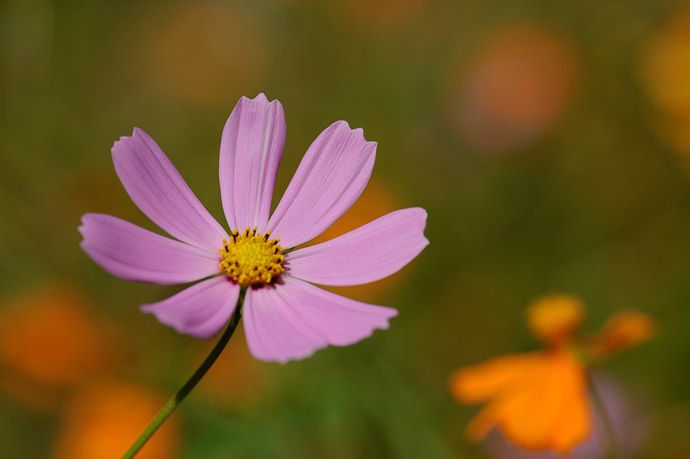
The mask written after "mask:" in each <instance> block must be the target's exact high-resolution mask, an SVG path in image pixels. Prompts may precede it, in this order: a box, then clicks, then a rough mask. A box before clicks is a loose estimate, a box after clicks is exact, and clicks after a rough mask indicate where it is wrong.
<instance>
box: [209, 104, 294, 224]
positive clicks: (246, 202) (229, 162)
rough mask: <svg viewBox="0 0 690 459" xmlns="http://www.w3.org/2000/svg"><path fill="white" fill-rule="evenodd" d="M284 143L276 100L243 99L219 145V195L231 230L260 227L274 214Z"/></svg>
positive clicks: (281, 109)
mask: <svg viewBox="0 0 690 459" xmlns="http://www.w3.org/2000/svg"><path fill="white" fill-rule="evenodd" d="M284 145H285V114H284V113H283V106H282V105H281V104H280V102H278V101H277V100H274V101H272V102H269V101H268V99H266V96H265V95H263V94H259V95H258V96H257V97H256V98H255V99H247V98H246V97H242V98H241V99H240V101H239V102H238V103H237V105H236V106H235V109H234V110H233V111H232V113H231V114H230V117H229V118H228V121H227V122H226V123H225V128H224V129H223V137H222V139H221V141H220V169H219V173H220V192H221V198H222V200H223V209H224V210H225V218H226V219H227V221H228V225H230V229H231V230H232V229H235V228H237V229H239V230H240V231H243V230H244V229H245V228H253V227H254V226H256V227H258V230H259V232H261V233H263V232H264V230H265V227H266V223H267V222H268V217H269V214H270V212H271V198H272V196H273V186H274V184H275V179H276V172H277V171H278V164H279V163H280V157H281V155H282V154H283V146H284Z"/></svg>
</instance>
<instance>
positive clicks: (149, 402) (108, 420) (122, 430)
mask: <svg viewBox="0 0 690 459" xmlns="http://www.w3.org/2000/svg"><path fill="white" fill-rule="evenodd" d="M164 403H165V400H164V399H163V398H161V397H159V396H158V395H157V394H155V393H153V392H151V391H150V390H148V389H146V388H143V387H140V386H135V385H130V384H123V383H107V384H99V385H96V386H94V387H92V388H90V389H89V390H87V391H84V392H82V393H79V394H78V395H77V396H76V397H75V398H74V399H73V400H71V401H70V403H69V404H68V406H67V408H66V411H65V415H64V418H63V422H62V426H61V430H60V433H59V437H58V440H57V443H56V446H55V450H54V456H53V457H54V458H55V459H112V458H115V457H120V456H121V455H122V454H123V453H124V452H125V451H126V450H127V448H128V447H129V445H131V444H132V442H134V440H135V439H136V438H137V436H138V435H139V433H140V432H141V431H142V430H143V429H144V427H146V425H147V424H148V423H149V421H151V419H153V417H154V416H155V414H156V413H157V412H158V410H159V409H160V408H161V407H162V406H163V404H164ZM178 430H179V429H178V426H177V423H176V420H175V418H174V417H171V418H169V419H168V420H167V421H166V422H165V423H164V424H163V426H162V427H161V428H160V429H159V430H158V431H157V432H156V434H155V435H154V436H153V437H152V438H151V440H149V441H148V442H147V443H146V445H144V447H143V449H142V450H141V451H140V452H139V454H137V459H170V458H173V457H175V456H176V451H177V450H178V443H179V441H178V439H179V433H178Z"/></svg>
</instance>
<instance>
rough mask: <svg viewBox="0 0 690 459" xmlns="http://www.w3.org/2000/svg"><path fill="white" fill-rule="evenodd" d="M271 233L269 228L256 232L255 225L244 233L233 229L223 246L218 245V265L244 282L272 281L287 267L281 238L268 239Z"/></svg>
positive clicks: (237, 279) (248, 283) (262, 282)
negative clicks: (262, 231) (284, 264)
mask: <svg viewBox="0 0 690 459" xmlns="http://www.w3.org/2000/svg"><path fill="white" fill-rule="evenodd" d="M270 235H271V232H270V231H266V234H265V235H262V234H261V233H257V232H256V227H254V229H249V228H247V229H246V230H244V232H243V233H240V232H239V231H238V230H235V231H233V232H232V235H231V237H230V240H229V241H228V240H226V239H223V247H222V248H220V249H218V251H219V252H220V256H221V258H222V260H221V262H220V264H219V265H218V267H219V268H220V269H221V270H223V271H224V272H225V273H226V274H227V275H228V276H229V277H231V278H232V279H233V280H234V281H235V282H237V283H239V284H241V285H252V284H269V283H270V282H271V281H272V280H273V278H274V277H275V276H277V275H278V274H280V273H282V272H284V271H285V268H283V261H284V260H285V257H284V256H283V248H282V247H281V246H279V245H278V242H279V241H280V238H277V239H269V237H270Z"/></svg>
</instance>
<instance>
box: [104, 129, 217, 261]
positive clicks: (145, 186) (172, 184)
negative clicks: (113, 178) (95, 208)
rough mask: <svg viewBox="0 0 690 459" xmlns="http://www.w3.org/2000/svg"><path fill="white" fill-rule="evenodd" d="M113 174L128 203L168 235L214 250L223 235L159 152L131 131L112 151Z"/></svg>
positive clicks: (148, 140) (138, 131)
mask: <svg viewBox="0 0 690 459" xmlns="http://www.w3.org/2000/svg"><path fill="white" fill-rule="evenodd" d="M112 153H113V163H114V164H115V171H116V172H117V175H118V177H120V181H121V182H122V185H123V186H124V187H125V190H127V193H128V194H129V197H130V198H132V201H134V203H135V204H136V205H137V207H139V209H141V211H142V212H144V213H145V214H146V215H147V216H148V217H149V218H150V219H151V220H152V221H153V222H154V223H155V224H157V225H158V226H160V227H161V228H162V229H163V230H165V231H166V232H167V233H168V234H170V235H171V236H173V237H175V238H177V239H179V240H181V241H184V242H187V243H189V244H192V245H194V246H197V247H201V248H205V249H208V250H213V251H215V250H217V249H218V248H219V247H221V245H222V241H223V238H224V237H225V238H226V237H227V233H226V232H225V230H224V229H223V227H222V226H220V225H219V224H218V222H217V221H216V220H215V219H214V218H213V217H212V216H211V214H209V213H208V211H207V210H206V208H204V206H203V205H202V204H201V203H200V202H199V200H198V199H197V197H196V196H195V195H194V193H193V192H192V190H191V189H190V188H189V186H187V183H185V181H184V179H183V178H182V176H181V175H180V173H179V172H177V169H175V166H173V164H172V163H171V162H170V160H169V159H168V157H167V156H165V153H163V150H161V149H160V147H159V146H158V145H157V144H156V142H154V140H153V139H152V138H151V137H149V136H148V134H146V133H145V132H144V131H142V130H141V129H138V128H134V132H133V133H132V136H131V137H121V138H120V140H118V141H117V142H115V145H113V149H112Z"/></svg>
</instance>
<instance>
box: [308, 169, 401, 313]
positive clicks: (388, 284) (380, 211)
mask: <svg viewBox="0 0 690 459" xmlns="http://www.w3.org/2000/svg"><path fill="white" fill-rule="evenodd" d="M401 207H402V206H401V205H400V202H399V199H398V197H397V196H396V195H395V192H394V191H393V189H391V188H390V186H388V185H387V184H386V183H385V182H382V181H380V180H377V179H371V180H370V181H369V184H368V185H367V187H366V188H365V189H364V192H363V193H362V195H361V196H360V198H359V199H358V200H357V202H355V203H354V205H353V206H352V207H351V208H350V209H349V210H348V211H347V212H345V214H343V216H342V217H340V218H339V219H338V220H337V221H336V222H335V223H334V224H333V225H331V227H330V228H328V229H327V230H326V231H324V232H323V233H322V234H321V235H319V236H318V237H316V238H315V239H314V240H313V241H312V242H310V243H309V245H314V244H318V243H320V242H326V241H328V240H331V239H333V238H335V237H338V236H340V235H343V234H345V233H347V232H349V231H352V230H354V229H357V228H359V227H360V226H363V225H365V224H367V223H369V222H370V221H372V220H376V219H377V218H379V217H382V216H384V215H386V214H387V213H389V212H393V211H395V210H398V209H400V208H401ZM408 269H409V268H408ZM406 271H407V269H403V270H402V271H399V272H397V273H395V274H393V275H391V276H389V277H386V278H384V279H381V280H379V281H376V282H372V283H369V284H364V285H355V286H348V287H328V290H331V291H333V292H336V293H338V294H341V295H346V296H348V297H350V298H354V299H357V300H360V301H376V300H378V299H379V298H381V296H382V295H384V294H385V293H386V292H389V291H390V290H391V289H392V288H394V287H395V286H396V285H398V284H399V283H400V282H401V281H402V279H404V278H405V276H406V275H407V274H406Z"/></svg>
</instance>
